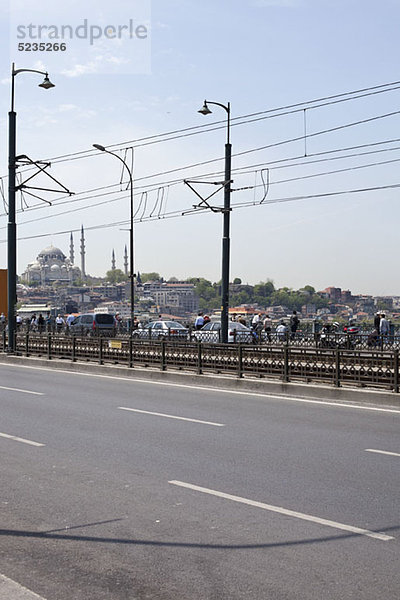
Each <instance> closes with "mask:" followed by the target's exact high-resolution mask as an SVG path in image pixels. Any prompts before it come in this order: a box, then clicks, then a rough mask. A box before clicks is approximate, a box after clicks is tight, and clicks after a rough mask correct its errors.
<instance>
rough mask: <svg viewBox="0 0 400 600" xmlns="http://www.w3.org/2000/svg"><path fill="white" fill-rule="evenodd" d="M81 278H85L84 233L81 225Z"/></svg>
mask: <svg viewBox="0 0 400 600" xmlns="http://www.w3.org/2000/svg"><path fill="white" fill-rule="evenodd" d="M81 277H82V279H85V278H86V272H85V232H84V231H83V225H82V229H81Z"/></svg>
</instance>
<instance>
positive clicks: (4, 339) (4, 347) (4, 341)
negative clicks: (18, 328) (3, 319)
mask: <svg viewBox="0 0 400 600" xmlns="http://www.w3.org/2000/svg"><path fill="white" fill-rule="evenodd" d="M5 351H6V330H5V329H3V352H5Z"/></svg>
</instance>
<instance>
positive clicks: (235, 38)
mask: <svg viewBox="0 0 400 600" xmlns="http://www.w3.org/2000/svg"><path fill="white" fill-rule="evenodd" d="M37 4H40V6H39V7H38V6H37ZM0 17H1V24H0V57H1V58H0V91H1V94H0V130H1V138H2V139H3V142H4V143H3V144H1V145H0V176H1V177H2V179H1V180H0V186H1V187H2V189H3V190H4V196H5V197H6V194H7V185H8V180H7V163H8V158H7V135H8V134H7V131H8V125H7V119H8V117H7V113H8V111H9V110H10V72H11V63H12V62H15V64H16V68H17V69H19V68H24V69H37V70H41V71H42V70H43V71H45V70H48V71H49V76H50V79H51V80H52V81H53V82H54V83H55V84H56V87H55V88H52V89H50V90H43V89H41V88H38V87H37V85H38V84H39V83H40V82H41V81H42V78H41V76H40V75H39V74H34V73H20V74H18V75H17V76H16V77H15V102H16V111H17V153H18V154H26V155H28V156H29V157H30V158H32V159H34V160H46V159H49V160H50V162H51V163H52V164H51V167H50V169H49V172H50V173H51V174H52V176H53V177H55V178H56V179H57V180H59V181H60V182H61V183H62V184H63V185H64V186H65V187H66V188H67V189H68V190H70V191H72V192H74V195H73V196H70V197H66V196H65V194H64V193H63V192H61V191H60V192H56V193H51V194H50V193H43V192H40V193H39V194H42V195H43V198H45V199H46V200H48V201H51V202H52V204H51V205H49V204H47V203H46V202H43V201H40V200H38V199H36V198H34V197H31V196H28V195H27V194H26V193H25V194H24V199H21V198H20V196H19V199H18V214H17V222H18V226H17V227H18V229H17V231H18V252H17V258H18V261H17V262H18V273H19V274H21V273H22V272H23V271H24V270H25V268H26V266H27V264H28V263H29V262H31V261H33V260H35V258H36V256H37V255H38V254H39V252H40V251H41V250H42V249H43V248H45V247H47V246H49V245H50V244H53V245H55V246H57V247H59V248H61V249H62V250H63V252H64V253H65V254H66V255H69V239H70V233H71V232H73V236H74V243H75V262H76V263H77V264H78V266H79V265H80V260H79V237H80V234H79V230H80V228H81V226H82V225H83V226H84V228H85V230H86V235H85V243H86V251H87V254H86V270H87V273H88V274H90V275H93V276H101V275H104V274H105V272H106V271H107V270H109V269H110V268H111V254H112V251H113V249H114V250H115V254H116V261H117V267H118V268H121V269H123V254H124V247H125V245H127V246H128V247H129V218H130V203H129V190H128V189H127V186H128V180H127V174H126V172H125V173H124V176H123V184H121V185H120V180H121V168H120V167H121V163H120V161H118V160H117V159H116V158H115V157H113V156H110V155H109V154H104V153H101V152H97V151H95V150H93V149H92V144H93V143H99V144H102V145H104V146H107V147H109V149H110V150H113V151H115V152H117V153H119V156H120V157H121V158H123V159H126V160H127V161H128V162H129V164H131V159H132V156H133V171H134V188H135V213H136V217H135V226H134V238H135V270H136V271H140V272H149V271H156V272H159V273H160V274H161V275H163V276H164V277H165V278H167V279H168V278H169V277H173V276H174V277H177V278H182V279H183V278H186V277H189V276H198V277H206V278H207V279H210V280H211V281H218V280H219V279H220V277H221V244H222V241H221V240H222V220H223V217H222V214H221V212H218V211H216V212H212V211H209V210H207V211H199V210H198V209H197V210H196V211H194V212H193V206H194V205H196V204H198V202H199V199H198V198H197V197H196V196H195V194H194V193H193V192H192V191H191V190H190V189H189V187H188V186H187V185H185V183H184V180H185V179H189V180H197V181H198V180H199V178H200V177H201V178H202V179H203V181H208V182H209V183H208V184H205V183H203V184H198V185H197V189H198V190H199V191H200V193H201V194H203V195H208V194H211V193H212V192H214V191H216V189H217V187H218V186H216V185H213V184H215V183H216V182H221V181H222V180H223V168H224V145H225V136H226V131H225V130H226V112H225V111H224V110H223V109H222V108H220V107H218V106H212V105H210V108H211V109H212V111H213V113H212V114H211V115H209V116H207V117H205V116H203V115H201V114H199V113H198V112H197V111H198V110H199V109H200V108H201V106H202V104H203V101H204V99H207V100H209V101H210V102H219V103H222V104H224V105H227V103H228V102H230V105H231V115H232V127H231V141H232V153H233V157H232V169H233V175H232V179H233V183H232V188H233V190H234V191H233V192H232V197H231V202H232V207H233V210H232V212H231V217H230V221H231V261H230V274H231V280H233V278H235V277H240V278H241V279H242V281H243V282H244V283H250V284H255V283H258V282H260V281H266V280H267V279H271V280H273V281H274V283H275V285H276V286H277V287H281V286H288V287H291V288H294V289H298V288H300V287H302V286H304V285H306V284H310V285H313V286H314V287H315V288H316V289H317V290H320V289H324V288H325V287H327V286H337V287H341V288H342V289H350V290H352V292H353V293H362V294H373V295H400V278H399V277H398V269H397V262H398V261H397V257H398V255H399V244H400V241H399V239H400V238H399V222H400V208H399V193H400V188H398V187H395V186H396V185H399V184H400V176H399V163H400V133H399V125H400V114H397V113H398V111H400V102H399V100H400V89H397V88H399V87H400V71H399V68H398V64H399V45H400V42H399V40H400V36H399V29H400V3H399V2H398V0H381V2H379V3H377V2H376V1H375V0H218V1H217V2H216V1H215V0H203V1H202V2H201V3H200V2H198V0H197V1H195V0H152V1H151V0H140V1H139V0H135V1H134V0H129V1H128V0H115V1H114V2H113V3H109V2H106V1H105V0H97V1H96V2H94V0H93V2H92V0H87V2H85V3H82V2H77V1H76V0H70V1H66V2H64V3H63V5H62V7H61V3H54V2H49V1H48V0H41V2H40V3H38V2H37V0H36V1H35V2H33V1H32V0H12V2H10V4H7V2H5V1H4V0H3V2H2V3H1V5H0ZM130 21H132V23H133V24H134V27H133V29H132V27H131V30H130V31H133V32H134V33H133V35H132V37H128V33H126V34H121V38H120V39H118V38H117V39H115V38H112V37H111V35H112V34H113V32H118V27H122V26H124V25H126V24H129V23H130ZM85 22H86V27H87V30H86V31H87V32H88V33H87V37H86V38H84V37H83V36H84V34H85V29H84V28H85ZM29 24H34V25H39V24H41V25H42V26H43V25H45V26H46V27H50V25H54V24H56V25H57V26H58V27H59V28H60V27H61V25H64V26H69V27H70V28H71V30H72V29H73V30H74V31H75V30H76V27H79V25H81V26H82V27H83V28H81V30H80V33H81V37H77V36H75V37H74V38H73V39H65V40H64V41H65V43H66V50H65V51H60V50H52V51H49V50H47V51H43V52H41V51H39V50H36V51H32V49H31V51H28V50H27V49H26V46H25V44H26V43H35V42H36V43H39V42H40V41H42V42H45V43H48V44H50V43H53V44H54V43H55V42H57V41H58V42H59V43H60V40H54V38H51V37H50V29H48V30H46V29H42V35H43V37H42V39H41V40H38V39H29V37H28V29H27V27H28V25H29ZM18 26H19V27H20V29H19V30H18V29H17V27H18ZM106 26H107V27H108V28H110V27H111V28H113V29H108V34H109V36H110V37H108V34H107V35H106V34H105V33H104V31H105V27H106ZM21 27H22V29H21ZM90 27H94V29H93V33H94V35H95V36H97V35H100V34H99V33H98V32H99V31H100V29H101V31H102V34H101V37H99V38H97V39H93V40H90V39H89V36H90ZM127 27H128V25H127ZM135 27H140V30H138V32H139V34H140V36H136V35H135V31H136V30H135ZM96 28H97V29H96ZM32 31H33V30H31V33H32ZM121 31H123V30H121ZM124 31H126V32H128V29H125V30H124ZM21 32H23V33H24V37H22V33H21ZM35 32H36V33H37V29H36V30H34V31H33V33H35ZM43 32H44V33H43ZM53 34H54V29H53ZM18 35H20V36H21V37H17V36H18ZM46 35H47V37H46ZM124 35H125V37H124ZM129 35H131V34H129ZM61 41H62V40H61ZM91 41H92V43H91ZM19 43H20V44H23V49H20V50H18V44H19ZM392 82H399V83H398V84H397V85H395V84H394V85H392V86H385V84H389V83H392ZM375 86H385V87H380V88H377V89H376V90H375V92H377V91H379V93H375V94H370V93H369V95H365V94H366V93H367V92H362V93H357V94H352V95H351V94H350V95H348V96H341V97H340V98H336V100H339V99H340V100H341V101H340V102H337V101H335V102H334V101H333V99H331V100H321V101H319V102H315V101H316V100H318V99H325V98H329V97H331V96H336V95H339V94H345V93H348V92H353V91H357V90H365V89H367V88H374V87H375ZM357 96H362V97H357ZM345 98H346V100H347V101H346V102H343V101H342V100H344V99H345ZM300 103H304V104H303V105H301V106H300V107H297V108H292V109H287V108H285V107H288V106H292V105H298V104H300ZM321 105H322V106H321ZM279 109H280V110H279ZM304 109H305V110H304ZM267 111H270V112H267ZM254 113H263V114H258V115H257V116H253V117H249V116H248V115H254ZM282 113H284V114H282ZM391 113H396V114H391ZM383 115H389V116H385V117H383ZM239 117H242V118H239ZM267 117H268V118H267ZM377 117H379V118H377ZM359 121H364V122H363V123H359V124H357V125H352V126H350V125H351V124H352V123H358V122H359ZM216 123H218V125H213V124H216ZM190 128H196V129H190ZM332 129H335V130H334V131H329V132H326V133H321V132H324V131H326V130H332ZM182 130H185V131H184V132H182ZM170 132H180V133H175V134H170ZM161 134H163V135H161ZM164 134H170V135H164ZM183 134H184V135H183ZM189 134H190V135H189ZM192 134H195V135H192ZM175 136H176V137H177V139H171V137H175ZM143 138H146V139H143ZM398 138H399V141H398V142H396V141H392V142H389V140H396V139H398ZM293 139H294V140H295V141H292V142H289V141H288V140H293ZM383 142H385V143H383ZM356 146H357V147H360V146H362V147H361V148H356V149H353V150H348V148H354V147H356ZM130 147H134V150H133V151H132V150H127V151H126V150H124V149H125V148H130ZM346 149H347V150H346ZM92 150H93V151H92ZM378 151H379V152H378ZM77 153H81V154H77ZM71 154H72V155H73V156H70V155H71ZM355 154H357V156H354V155H355ZM60 156H64V157H66V159H63V160H60V159H57V158H56V157H60ZM202 163H206V164H202ZM377 163H378V164H377ZM193 165H197V166H193ZM170 171H172V172H170ZM30 174H32V172H30ZM36 181H37V184H38V187H46V186H47V187H49V186H48V182H46V181H45V179H44V178H43V176H40V178H37V180H36ZM107 186H109V187H107ZM391 186H393V187H391ZM371 188H372V189H371ZM360 190H368V191H360ZM145 192H147V195H146V194H145ZM339 192H340V193H339ZM105 194H107V195H105ZM211 202H212V205H213V206H215V207H221V206H222V203H223V193H222V191H219V192H218V193H217V194H216V195H215V196H214V197H213V198H212V201H211ZM22 208H23V210H21V209H22ZM187 211H189V214H187ZM6 240H7V215H6V204H5V203H4V202H3V200H2V199H1V202H0V268H6V267H7V244H6Z"/></svg>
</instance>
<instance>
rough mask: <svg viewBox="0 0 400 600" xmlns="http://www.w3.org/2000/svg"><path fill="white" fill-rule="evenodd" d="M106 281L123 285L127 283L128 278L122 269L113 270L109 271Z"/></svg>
mask: <svg viewBox="0 0 400 600" xmlns="http://www.w3.org/2000/svg"><path fill="white" fill-rule="evenodd" d="M106 279H107V281H108V282H109V283H121V281H126V280H127V279H128V276H127V275H125V274H124V273H123V272H122V271H121V269H112V270H111V271H107V273H106Z"/></svg>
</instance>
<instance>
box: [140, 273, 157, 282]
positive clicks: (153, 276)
mask: <svg viewBox="0 0 400 600" xmlns="http://www.w3.org/2000/svg"><path fill="white" fill-rule="evenodd" d="M140 278H141V280H142V283H146V281H160V280H161V277H160V274H159V273H156V272H152V273H140Z"/></svg>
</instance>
